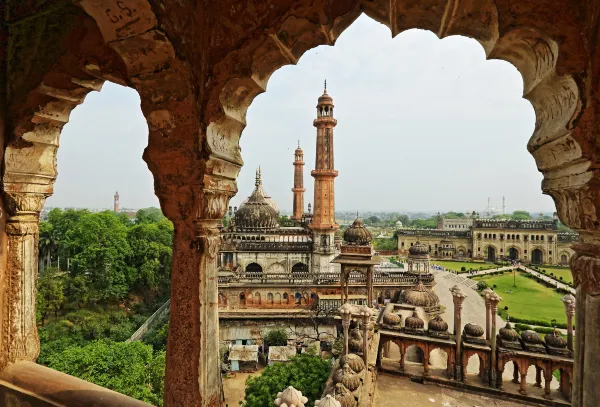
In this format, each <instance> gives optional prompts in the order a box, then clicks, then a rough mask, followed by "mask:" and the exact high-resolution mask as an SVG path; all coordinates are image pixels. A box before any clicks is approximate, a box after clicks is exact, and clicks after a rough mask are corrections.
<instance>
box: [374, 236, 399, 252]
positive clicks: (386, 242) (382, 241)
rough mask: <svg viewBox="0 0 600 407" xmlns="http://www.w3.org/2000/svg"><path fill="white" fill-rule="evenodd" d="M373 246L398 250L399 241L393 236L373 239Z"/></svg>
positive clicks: (380, 248)
mask: <svg viewBox="0 0 600 407" xmlns="http://www.w3.org/2000/svg"><path fill="white" fill-rule="evenodd" d="M373 247H374V248H375V250H397V249H398V241H397V240H396V239H394V238H391V237H387V238H379V239H373Z"/></svg>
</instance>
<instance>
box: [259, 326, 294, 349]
mask: <svg viewBox="0 0 600 407" xmlns="http://www.w3.org/2000/svg"><path fill="white" fill-rule="evenodd" d="M263 338H264V340H265V344H266V345H268V346H285V345H287V342H288V335H287V333H286V332H285V330H284V329H283V328H279V329H274V330H272V331H269V332H267V333H266V334H265V335H264V336H263Z"/></svg>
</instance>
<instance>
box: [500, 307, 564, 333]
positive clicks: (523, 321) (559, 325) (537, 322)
mask: <svg viewBox="0 0 600 407" xmlns="http://www.w3.org/2000/svg"><path fill="white" fill-rule="evenodd" d="M498 315H500V316H501V317H502V319H506V318H507V316H508V315H507V312H506V311H505V310H503V309H499V310H498ZM510 322H513V323H514V324H515V327H516V326H517V325H523V324H527V325H537V326H538V327H548V328H553V327H554V326H556V327H557V328H561V329H567V324H565V323H560V322H556V323H555V324H554V325H552V323H550V322H546V321H540V320H536V319H525V318H517V317H513V316H511V317H510ZM529 328H531V327H529ZM573 329H575V326H573ZM551 331H552V329H550V332H551Z"/></svg>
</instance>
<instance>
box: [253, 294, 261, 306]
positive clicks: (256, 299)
mask: <svg viewBox="0 0 600 407" xmlns="http://www.w3.org/2000/svg"><path fill="white" fill-rule="evenodd" d="M254 304H255V305H260V293H259V292H258V291H257V292H256V293H255V294H254Z"/></svg>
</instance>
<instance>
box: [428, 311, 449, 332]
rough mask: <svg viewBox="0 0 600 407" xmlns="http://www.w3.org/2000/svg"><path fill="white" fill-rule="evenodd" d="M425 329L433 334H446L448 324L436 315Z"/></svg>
mask: <svg viewBox="0 0 600 407" xmlns="http://www.w3.org/2000/svg"><path fill="white" fill-rule="evenodd" d="M427 329H428V330H430V331H435V332H446V331H447V330H448V323H447V322H446V321H444V320H443V319H442V317H441V316H439V315H437V316H436V317H435V318H433V319H432V320H430V321H429V323H428V324H427Z"/></svg>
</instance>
